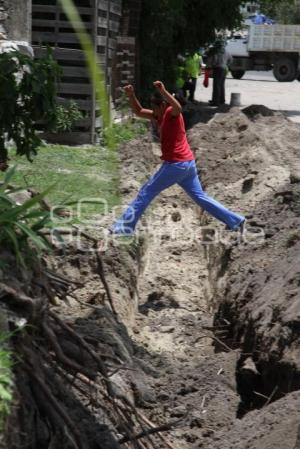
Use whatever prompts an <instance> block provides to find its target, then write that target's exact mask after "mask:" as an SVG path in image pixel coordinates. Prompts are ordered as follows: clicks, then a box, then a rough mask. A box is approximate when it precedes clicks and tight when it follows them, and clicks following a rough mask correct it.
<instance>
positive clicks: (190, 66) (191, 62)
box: [183, 52, 202, 102]
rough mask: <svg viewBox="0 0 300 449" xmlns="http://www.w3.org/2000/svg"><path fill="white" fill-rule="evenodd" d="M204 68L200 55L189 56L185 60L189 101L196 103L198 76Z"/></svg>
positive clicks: (185, 89)
mask: <svg viewBox="0 0 300 449" xmlns="http://www.w3.org/2000/svg"><path fill="white" fill-rule="evenodd" d="M201 67H202V56H200V55H199V53H197V52H196V53H194V54H193V55H188V56H187V58H186V60H185V72H186V73H187V79H186V81H185V84H184V88H183V90H184V92H185V97H186V95H187V91H188V92H189V96H188V100H189V101H192V102H194V101H195V98H194V96H195V90H196V85H197V79H198V76H200V75H201Z"/></svg>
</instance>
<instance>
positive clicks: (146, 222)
mask: <svg viewBox="0 0 300 449" xmlns="http://www.w3.org/2000/svg"><path fill="white" fill-rule="evenodd" d="M185 116H186V118H187V119H188V121H189V126H190V130H189V140H190V143H191V146H192V148H193V150H194V152H195V155H196V161H197V166H198V169H199V174H200V177H201V181H202V184H203V186H204V187H205V189H206V191H207V192H208V193H209V194H210V195H212V196H214V197H215V198H216V199H218V200H219V201H221V202H222V203H223V204H224V205H226V206H227V207H230V208H231V209H233V210H235V211H236V212H239V213H242V214H244V215H245V216H246V217H247V231H246V234H245V236H244V238H243V239H241V236H240V235H239V234H238V233H234V232H233V233H232V232H229V231H226V230H225V227H224V225H223V224H221V223H218V222H217V221H216V220H215V219H213V218H212V217H209V216H208V215H207V214H206V213H204V212H203V211H202V210H200V208H199V207H198V206H196V205H195V204H193V203H192V201H191V200H190V199H189V198H188V197H187V196H186V194H185V193H184V192H183V191H182V190H181V189H180V188H179V187H177V186H175V187H172V188H171V189H168V190H167V191H165V192H164V193H163V194H161V195H160V196H159V197H158V198H156V199H155V201H154V202H153V204H152V205H151V207H150V209H149V210H148V211H147V213H146V214H145V215H144V217H143V218H142V220H141V223H140V224H139V226H138V230H137V236H136V237H135V238H134V239H132V240H130V239H127V238H125V239H124V238H121V239H118V238H117V239H112V238H109V239H108V241H107V247H105V248H104V249H105V251H104V252H103V253H102V260H103V264H104V273H105V278H106V281H107V283H108V285H109V287H110V292H111V296H112V300H113V305H114V307H115V309H116V311H117V314H118V319H116V317H115V316H114V314H113V313H112V311H111V309H110V307H109V303H108V301H107V299H108V297H107V291H106V290H105V288H104V287H103V283H101V282H100V281H99V276H98V273H97V266H96V264H95V259H94V255H93V254H92V253H89V252H87V251H86V248H84V247H80V248H78V245H77V243H76V242H75V241H74V242H73V243H72V244H70V246H69V249H68V251H67V252H64V253H63V252H59V255H56V256H55V257H52V259H51V261H49V265H51V268H52V269H55V270H58V271H59V272H60V273H62V274H63V275H65V276H67V277H68V278H71V279H73V280H76V281H81V282H82V283H83V286H78V287H77V289H76V296H74V294H73V295H68V296H67V297H66V299H65V300H64V301H61V300H59V301H58V302H57V305H56V306H55V307H52V309H53V310H54V311H56V313H58V314H59V315H60V316H62V317H64V319H65V320H66V321H67V323H68V324H69V325H70V326H72V329H74V330H76V331H77V332H79V334H80V335H82V336H83V337H84V339H85V340H86V341H88V342H90V343H91V344H92V345H93V347H94V350H95V351H97V352H98V353H99V354H103V353H105V354H106V356H107V357H108V358H107V360H108V362H107V364H108V371H109V373H110V380H111V382H112V383H113V384H114V385H115V389H116V391H117V392H118V395H120V392H121V394H122V396H123V397H126V398H127V401H128V402H129V403H131V404H134V406H135V407H136V409H137V410H138V412H139V413H141V414H143V416H145V417H146V419H148V420H150V421H151V422H152V423H153V425H155V426H158V425H164V424H166V423H167V424H168V425H169V424H172V426H169V427H170V428H169V427H168V425H167V429H168V430H167V431H166V432H164V435H165V438H166V439H167V440H163V439H162V438H161V437H158V436H157V435H156V436H155V435H152V436H148V437H146V438H143V439H141V440H140V443H132V444H133V445H130V446H128V443H126V444H125V445H123V444H120V441H122V436H123V435H124V434H123V430H124V429H123V428H122V425H121V424H120V423H118V422H116V420H115V419H114V417H113V415H112V412H111V411H110V412H109V411H107V410H106V409H105V408H103V405H102V404H101V401H100V402H99V401H97V400H96V399H97V398H93V399H94V400H92V398H91V400H90V401H86V400H85V399H84V398H83V397H82V396H81V395H80V394H78V390H76V391H75V389H74V390H73V387H71V390H70V387H69V391H71V392H72V393H73V394H74V395H75V397H76V398H77V400H79V401H80V403H81V405H82V406H83V407H84V408H85V410H86V412H87V413H86V414H82V412H80V413H79V412H78V413H75V410H76V408H74V405H73V410H70V415H71V417H72V418H73V420H74V422H75V423H76V422H77V423H78V427H79V428H80V429H81V431H82V432H85V430H84V429H85V428H87V429H88V431H87V436H88V438H89V441H90V442H91V443H90V445H89V446H88V447H89V448H95V449H96V448H99V449H100V448H101V449H112V448H115V449H117V448H120V447H126V445H127V448H129V447H130V448H132V447H136V448H139V449H144V448H151V447H152V448H153V447H155V448H161V449H162V448H163V449H165V448H169V449H170V448H171V447H172V448H173V449H196V448H204V449H221V448H222V449H269V448H270V449H271V448H273V449H300V431H299V428H300V416H299V407H300V393H299V380H300V346H299V322H300V271H299V270H300V264H299V259H300V237H299V225H300V165H299V163H300V157H299V144H298V142H299V140H300V127H299V125H298V124H296V123H292V122H291V121H289V120H288V119H286V118H285V117H284V116H283V115H281V114H280V113H274V112H272V111H270V110H268V109H267V108H265V107H262V106H251V107H249V108H247V109H245V110H244V111H240V110H239V109H231V110H229V108H224V109H223V111H219V112H218V113H217V114H215V110H213V109H212V108H209V107H208V106H207V105H206V106H205V105H203V104H201V103H197V104H195V105H192V106H190V107H189V108H188V111H187V112H186V114H185ZM120 161H121V173H120V192H121V194H122V196H123V199H124V202H123V203H124V205H126V204H127V203H128V202H129V201H130V200H131V199H132V198H133V197H134V196H135V194H136V192H137V189H138V188H139V186H140V184H141V183H142V182H144V181H145V179H147V178H148V177H149V175H150V174H152V173H153V172H154V171H155V169H157V167H158V166H159V164H160V159H159V146H158V144H157V143H155V142H153V140H152V137H151V135H150V133H149V135H147V136H145V137H143V138H140V139H137V140H134V141H132V142H130V143H129V144H127V145H124V147H123V148H122V149H121V150H120ZM118 212H119V211H116V212H115V214H117V213H118ZM112 220H113V214H111V215H110V216H107V217H106V218H105V221H104V222H102V224H101V229H97V230H96V234H97V235H98V234H99V238H100V236H102V237H103V235H102V231H103V230H104V229H105V228H106V227H107V226H108V225H109V224H110V223H111V221H112ZM73 351H75V348H73ZM109 357H111V359H112V360H118V361H119V362H120V363H122V369H116V370H115V369H114V363H115V362H114V363H113V362H109ZM82 363H83V364H84V363H85V361H84V360H83V362H82ZM118 395H117V397H118ZM89 417H90V418H89ZM91 417H92V418H91ZM89 419H91V421H89V425H86V424H87V422H88V420H89ZM142 430H143V429H142ZM101 432H102V433H101ZM136 432H137V433H138V430H137V429H136ZM41 447H42V446H41ZM39 449H40V448H39Z"/></svg>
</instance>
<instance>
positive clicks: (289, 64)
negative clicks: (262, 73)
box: [273, 57, 297, 82]
mask: <svg viewBox="0 0 300 449" xmlns="http://www.w3.org/2000/svg"><path fill="white" fill-rule="evenodd" d="M273 74H274V76H275V78H276V79H277V81H281V82H287V81H294V80H295V79H296V77H297V67H296V64H295V62H294V61H293V60H292V59H291V58H287V57H282V58H280V59H278V60H277V61H276V62H275V64H274V68H273Z"/></svg>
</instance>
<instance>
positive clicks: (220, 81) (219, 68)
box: [207, 39, 232, 106]
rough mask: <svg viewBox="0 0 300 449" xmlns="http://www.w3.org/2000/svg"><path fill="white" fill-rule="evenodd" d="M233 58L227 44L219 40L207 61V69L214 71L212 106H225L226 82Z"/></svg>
mask: <svg viewBox="0 0 300 449" xmlns="http://www.w3.org/2000/svg"><path fill="white" fill-rule="evenodd" d="M231 63H232V56H231V54H230V53H228V52H227V51H226V49H225V42H224V41H223V40H222V39H218V40H217V41H216V42H215V44H214V46H213V48H212V49H211V50H210V54H209V56H208V59H207V68H208V69H212V71H213V94H212V100H211V101H210V104H211V105H212V106H220V105H222V104H225V80H226V74H227V70H228V67H229V66H230V64H231Z"/></svg>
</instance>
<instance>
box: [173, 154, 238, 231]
mask: <svg viewBox="0 0 300 449" xmlns="http://www.w3.org/2000/svg"><path fill="white" fill-rule="evenodd" d="M178 184H179V185H180V186H181V187H182V188H183V189H184V190H185V191H186V192H187V194H188V195H189V196H190V197H191V198H192V199H193V200H194V201H195V202H196V203H197V204H198V205H199V206H201V207H202V208H203V209H204V210H206V211H207V212H208V213H209V214H211V215H212V216H213V217H215V218H217V219H218V220H220V221H222V223H225V224H226V225H227V226H228V228H229V229H231V230H235V229H238V228H239V227H240V226H241V225H242V223H243V222H244V221H245V217H243V216H242V215H239V214H236V213H235V212H232V211H231V210H229V209H227V208H226V207H224V206H223V205H222V204H221V203H219V202H218V201H216V200H214V199H213V198H211V197H210V196H208V195H207V193H205V192H204V190H203V189H202V186H201V183H200V180H199V177H198V173H197V169H196V164H195V162H194V163H193V165H192V166H191V169H190V171H189V174H188V176H187V177H186V178H185V179H184V180H182V181H180V182H179V183H178Z"/></svg>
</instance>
